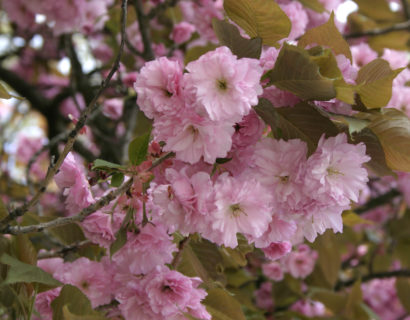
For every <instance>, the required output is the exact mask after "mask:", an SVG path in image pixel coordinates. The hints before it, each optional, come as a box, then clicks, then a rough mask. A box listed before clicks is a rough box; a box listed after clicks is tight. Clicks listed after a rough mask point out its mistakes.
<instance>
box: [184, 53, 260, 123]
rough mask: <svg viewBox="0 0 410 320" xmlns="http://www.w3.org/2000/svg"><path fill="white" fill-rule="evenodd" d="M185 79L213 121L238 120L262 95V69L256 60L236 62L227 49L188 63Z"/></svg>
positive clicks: (243, 59)
mask: <svg viewBox="0 0 410 320" xmlns="http://www.w3.org/2000/svg"><path fill="white" fill-rule="evenodd" d="M186 69H187V70H188V71H189V73H188V74H187V75H186V76H185V78H186V85H187V87H188V88H187V90H193V91H194V92H195V95H196V100H197V102H198V104H199V106H198V107H197V108H202V107H203V108H204V109H205V110H206V112H207V113H208V115H209V117H210V118H211V119H212V120H230V121H240V120H241V118H242V116H244V115H247V114H248V113H249V112H250V110H251V107H252V106H254V105H256V104H257V103H258V95H260V94H262V87H261V85H260V84H259V80H260V78H261V76H262V68H261V67H260V66H259V62H258V60H256V59H248V58H242V59H239V60H238V59H237V57H236V56H234V55H233V54H232V53H231V51H230V50H229V49H228V48H227V47H219V48H217V49H216V50H214V51H210V52H207V53H206V54H204V55H202V56H201V57H200V58H199V59H198V60H196V61H193V62H190V63H189V64H188V65H187V66H186Z"/></svg>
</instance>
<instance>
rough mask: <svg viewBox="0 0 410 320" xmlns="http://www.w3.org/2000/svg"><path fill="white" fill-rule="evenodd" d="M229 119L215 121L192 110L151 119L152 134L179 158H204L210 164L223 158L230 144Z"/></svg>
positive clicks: (191, 159) (232, 130)
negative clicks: (220, 121)
mask: <svg viewBox="0 0 410 320" xmlns="http://www.w3.org/2000/svg"><path fill="white" fill-rule="evenodd" d="M233 132H234V128H233V126H232V123H225V122H224V123H218V122H214V121H210V120H208V119H205V118H202V117H200V116H198V115H197V114H194V113H185V114H181V115H179V116H172V117H171V116H170V117H161V118H159V119H158V120H157V121H155V122H154V130H153V133H154V138H155V140H157V141H165V142H166V145H165V147H164V148H163V150H164V151H173V152H175V153H176V158H177V159H178V160H181V161H184V162H188V163H190V164H194V163H196V162H198V161H200V160H201V158H203V160H204V161H205V162H207V163H211V164H213V163H214V162H215V160H216V158H224V157H225V156H226V155H227V153H228V151H229V150H230V149H231V146H232V134H233Z"/></svg>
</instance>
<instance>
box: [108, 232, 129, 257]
mask: <svg viewBox="0 0 410 320" xmlns="http://www.w3.org/2000/svg"><path fill="white" fill-rule="evenodd" d="M126 243H127V228H122V227H121V228H120V230H118V231H117V233H116V234H115V241H114V242H113V243H112V244H111V246H110V255H111V256H112V255H113V254H114V253H116V252H117V251H118V250H120V249H121V248H122V247H123V246H124V245H125V244H126Z"/></svg>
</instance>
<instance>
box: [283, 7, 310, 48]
mask: <svg viewBox="0 0 410 320" xmlns="http://www.w3.org/2000/svg"><path fill="white" fill-rule="evenodd" d="M280 7H281V9H282V10H283V11H284V12H285V13H286V15H287V16H288V17H289V19H290V21H291V23H292V29H291V31H290V34H289V36H288V37H287V39H288V40H295V39H296V38H298V37H300V36H301V35H303V34H304V33H305V30H306V26H307V24H308V21H309V18H308V15H307V14H306V11H305V9H304V8H303V6H302V4H301V3H300V2H297V1H292V2H290V3H288V4H281V5H280Z"/></svg>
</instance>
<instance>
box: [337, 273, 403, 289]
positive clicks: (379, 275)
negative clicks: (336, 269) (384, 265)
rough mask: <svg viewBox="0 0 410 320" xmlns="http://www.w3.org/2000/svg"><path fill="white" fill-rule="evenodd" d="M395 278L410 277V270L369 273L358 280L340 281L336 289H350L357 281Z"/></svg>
mask: <svg viewBox="0 0 410 320" xmlns="http://www.w3.org/2000/svg"><path fill="white" fill-rule="evenodd" d="M395 277H398V278H399V277H401V278H403V277H404V278H407V277H410V270H409V269H401V270H394V271H385V272H375V273H369V274H367V275H364V276H362V277H358V278H352V279H349V280H346V281H340V282H338V283H337V284H336V286H335V289H336V290H340V289H342V288H344V287H350V286H352V285H353V284H354V283H355V282H356V281H357V280H359V279H360V280H361V281H362V282H368V281H371V280H373V279H386V278H395Z"/></svg>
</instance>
